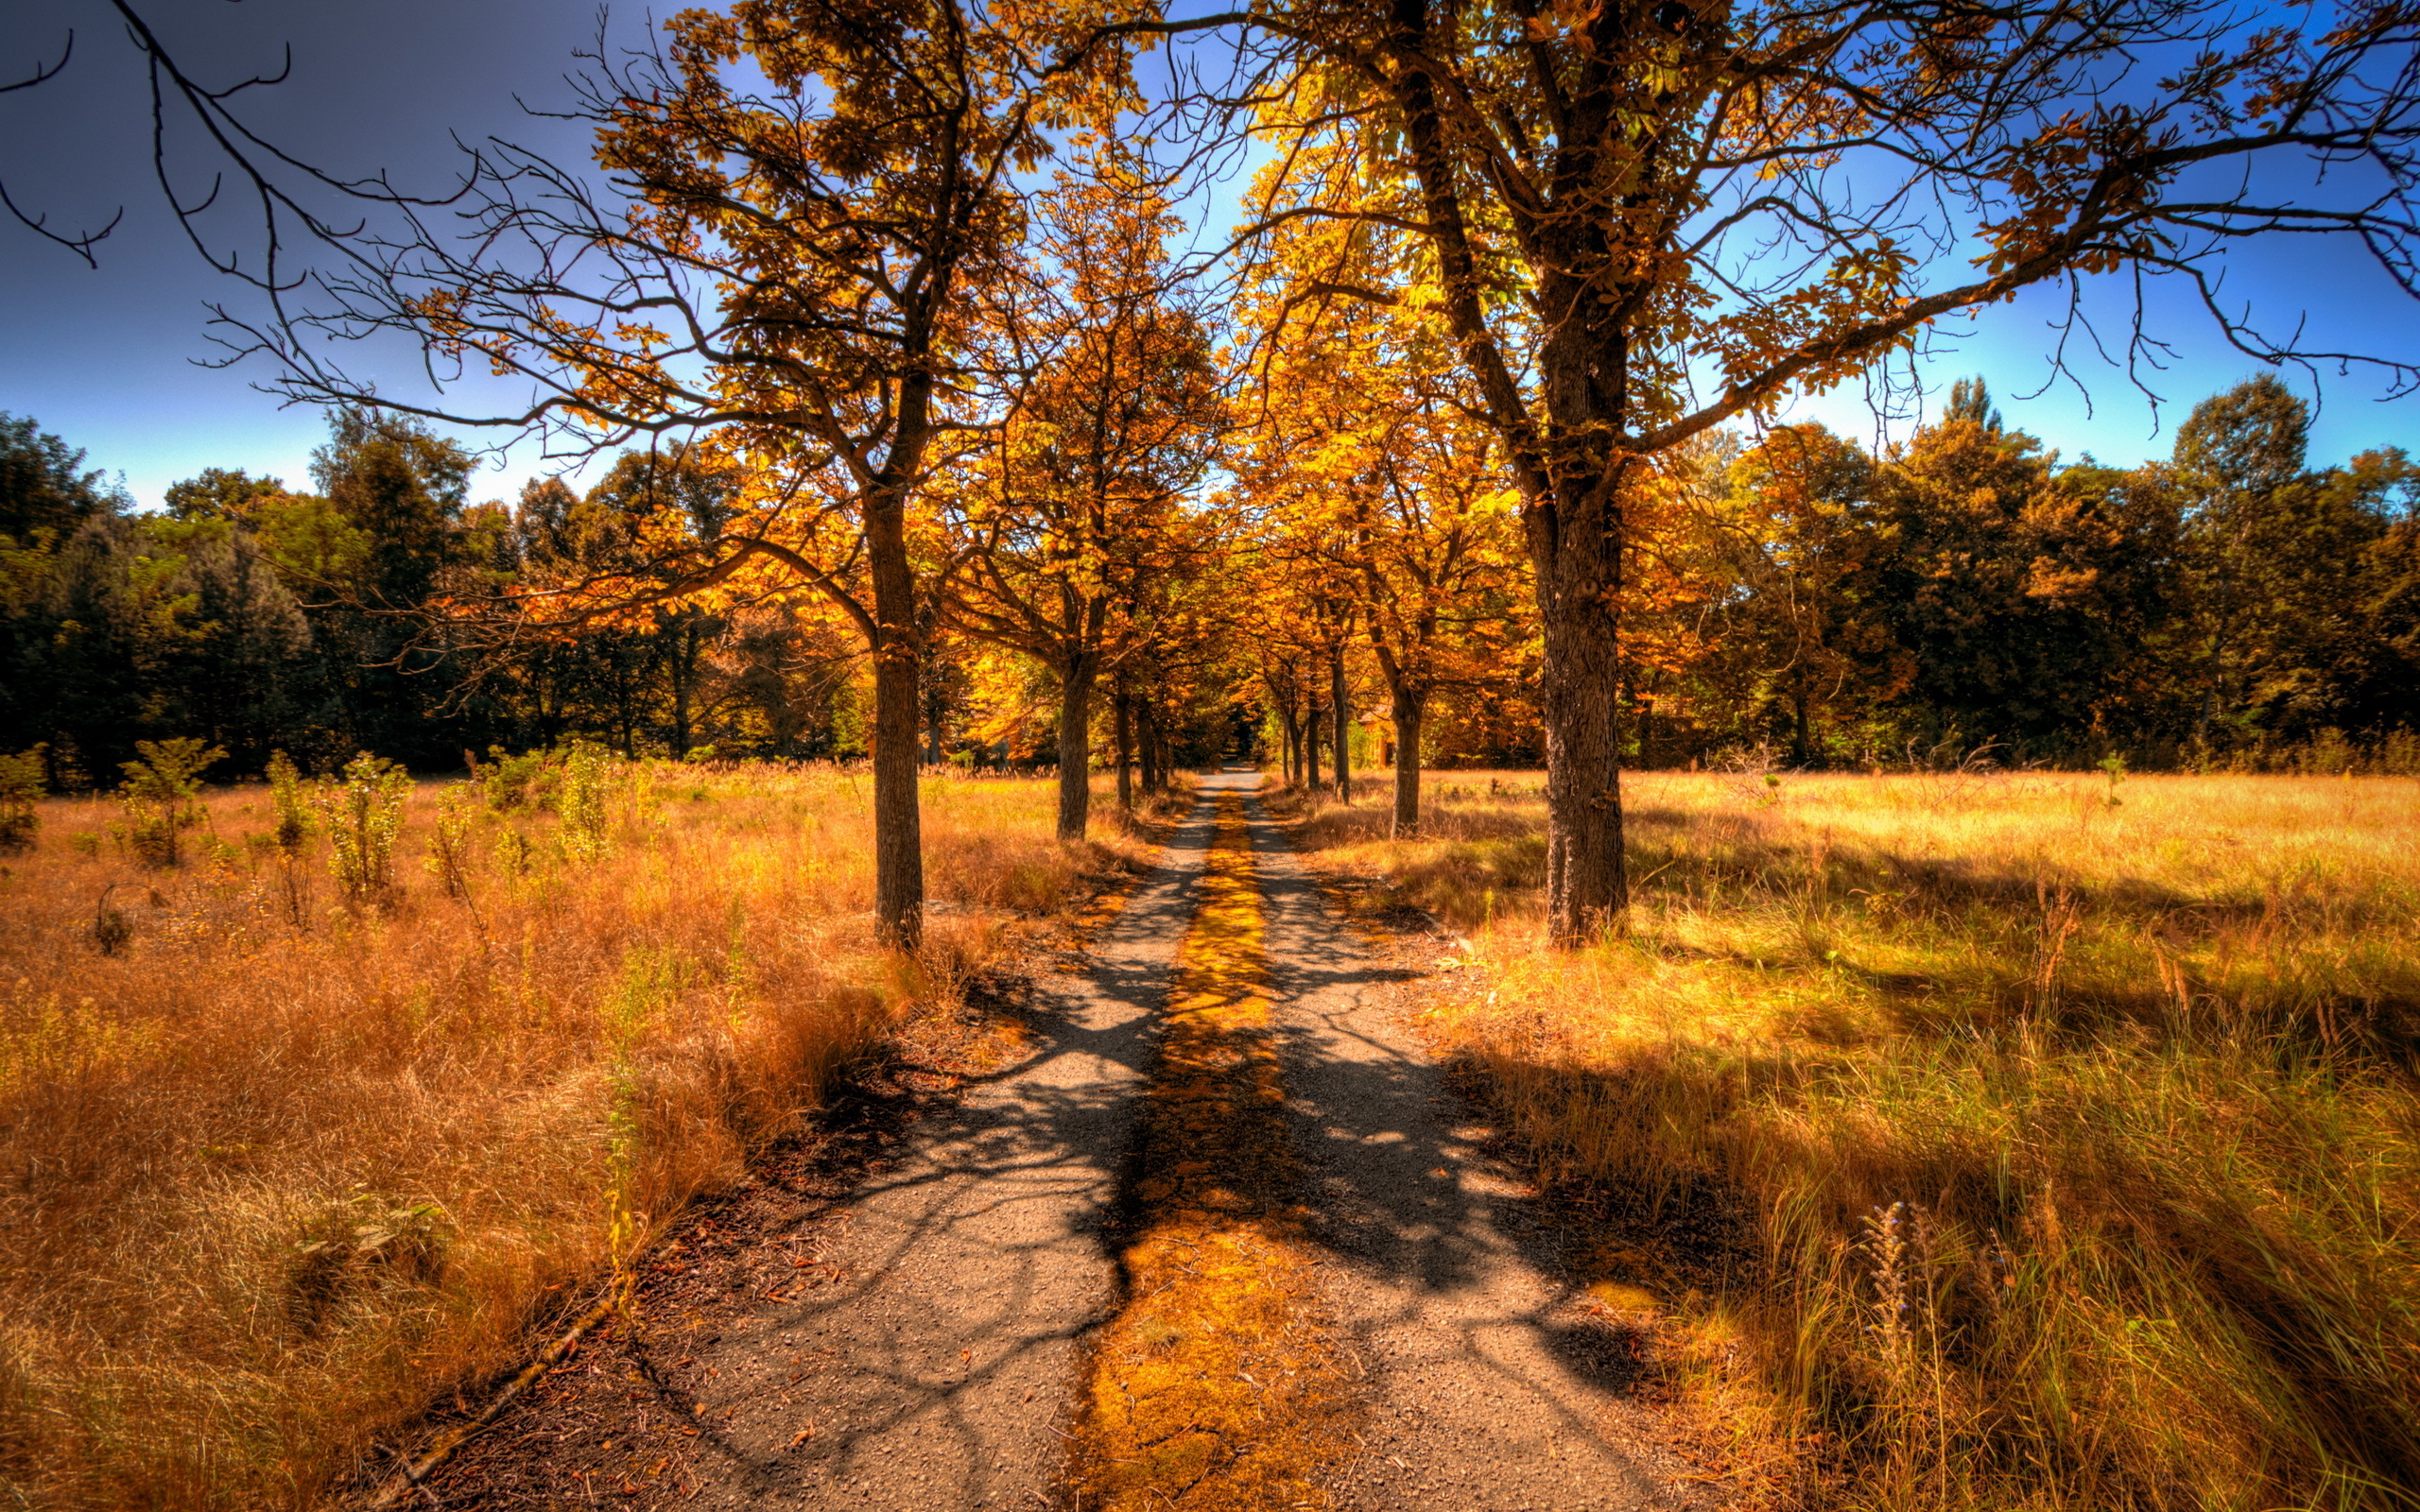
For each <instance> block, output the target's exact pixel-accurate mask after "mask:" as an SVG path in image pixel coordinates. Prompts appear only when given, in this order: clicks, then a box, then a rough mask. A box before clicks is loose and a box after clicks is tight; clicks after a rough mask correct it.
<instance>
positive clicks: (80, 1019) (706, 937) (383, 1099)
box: [0, 743, 1139, 1508]
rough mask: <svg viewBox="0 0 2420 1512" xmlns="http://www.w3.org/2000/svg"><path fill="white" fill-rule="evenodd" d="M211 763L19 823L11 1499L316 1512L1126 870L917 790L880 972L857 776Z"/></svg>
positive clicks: (46, 809)
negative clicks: (474, 777)
mask: <svg viewBox="0 0 2420 1512" xmlns="http://www.w3.org/2000/svg"><path fill="white" fill-rule="evenodd" d="M170 744H172V745H173V744H174V743H170ZM194 744H195V745H197V746H198V745H199V743H194ZM206 754H207V753H206V752H200V751H199V750H193V751H184V750H182V749H177V750H166V751H164V752H154V753H152V756H153V758H154V762H155V765H154V766H153V768H152V769H151V772H150V775H149V776H148V777H147V778H146V779H145V780H142V781H138V782H130V788H129V791H130V794H132V795H133V796H132V797H131V798H130V799H129V800H128V801H126V802H120V801H117V800H114V799H90V800H69V799H32V798H30V797H28V798H26V799H23V801H17V802H16V806H15V808H13V809H11V810H10V811H9V812H11V813H20V812H21V813H22V816H23V822H22V823H17V824H16V826H15V828H14V829H12V831H11V832H10V833H11V834H12V835H13V836H15V838H16V841H17V843H18V844H19V848H18V849H16V850H14V851H12V852H11V853H9V854H7V855H5V856H0V1487H5V1489H6V1492H7V1497H8V1499H9V1500H10V1501H11V1502H12V1503H17V1504H32V1505H40V1506H45V1507H53V1508H67V1507H92V1508H105V1507H106V1508H118V1507H128V1506H148V1507H159V1508H182V1507H231V1508H232V1507H244V1508H260V1507H281V1506H285V1507H300V1506H305V1505H310V1504H314V1503H317V1502H318V1501H319V1500H320V1497H321V1496H322V1494H323V1493H324V1492H325V1491H326V1490H327V1488H328V1487H329V1486H331V1485H332V1484H334V1483H335V1482H336V1481H337V1479H338V1478H340V1477H342V1476H343V1475H345V1474H346V1473H347V1472H348V1471H349V1470H350V1469H352V1468H353V1467H354V1466H356V1465H358V1464H361V1463H363V1458H364V1456H372V1457H373V1458H374V1457H375V1455H376V1453H377V1452H378V1449H379V1448H380V1447H381V1446H387V1447H391V1446H393V1445H395V1444H396V1442H397V1440H396V1438H395V1437H394V1436H393V1435H394V1434H395V1431H396V1430H397V1429H398V1428H399V1427H401V1426H402V1425H403V1424H404V1423H405V1422H406V1420H407V1419H408V1418H409V1417H411V1415H413V1414H414V1413H415V1412H417V1411H418V1410H419V1409H421V1408H422V1407H423V1406H424V1405H426V1404H428V1403H429V1402H431V1401H432V1400H436V1399H437V1398H438V1397H440V1396H441V1395H442V1394H444V1393H447V1392H449V1391H452V1390H456V1389H461V1388H465V1387H470V1388H475V1386H476V1385H477V1384H478V1383H480V1382H481V1381H482V1380H483V1379H484V1378H485V1377H486V1376H488V1374H489V1373H490V1372H493V1371H494V1370H495V1369H497V1368H499V1367H500V1366H505V1365H507V1364H509V1363H511V1362H513V1361H514V1360H515V1359H516V1358H517V1357H518V1355H519V1354H520V1353H521V1352H522V1351H523V1350H524V1349H525V1348H526V1345H525V1340H526V1338H527V1330H528V1328H529V1327H530V1326H531V1325H532V1324H533V1323H535V1322H539V1321H543V1320H544V1319H545V1318H547V1317H549V1316H554V1315H561V1314H564V1313H567V1312H569V1311H571V1310H573V1309H574V1308H575V1307H576V1306H578V1305H581V1304H584V1303H586V1302H587V1301H588V1300H590V1299H591V1298H593V1297H596V1296H597V1295H598V1294H599V1292H600V1291H602V1290H604V1289H605V1288H607V1287H608V1286H610V1285H611V1283H612V1281H613V1279H614V1276H615V1274H616V1272H617V1271H618V1270H619V1269H620V1268H621V1267H624V1266H626V1265H628V1264H629V1263H631V1259H632V1257H633V1255H634V1254H635V1253H636V1252H637V1251H638V1250H639V1249H640V1247H641V1246H644V1245H645V1244H646V1243H647V1241H648V1237H649V1236H650V1234H651V1233H653V1232H654V1231H656V1229H658V1227H659V1226H660V1225H661V1224H663V1223H664V1222H665V1221H666V1220H667V1219H669V1218H670V1217H671V1216H672V1215H673V1214H675V1213H676V1212H677V1211H678V1210H679V1209H680V1207H681V1206H682V1204H683V1202H684V1201H685V1200H686V1199H687V1198H688V1197H689V1196H690V1195H691V1194H695V1193H697V1192H700V1190H703V1189H706V1188H709V1187H712V1186H714V1185H717V1184H719V1183H722V1182H725V1181H728V1180H730V1179H731V1178H733V1177H735V1175H737V1174H738V1172H739V1171H740V1168H741V1162H742V1160H743V1158H744V1156H745V1155H746V1153H747V1152H748V1151H749V1149H750V1148H751V1147H752V1145H755V1144H757V1143H760V1142H763V1141H765V1140H767V1139H769V1138H772V1137H775V1136H778V1135H781V1134H784V1133H786V1132H790V1131H794V1130H796V1129H797V1128H799V1127H800V1124H801V1120H802V1119H803V1118H812V1116H813V1115H814V1113H815V1111H816V1109H817V1108H818V1106H819V1104H820V1102H821V1098H822V1096H823V1093H824V1091H825V1090H826V1089H827V1087H828V1086H829V1085H830V1083H831V1080H832V1078H833V1077H834V1075H835V1074H837V1073H838V1072H839V1071H841V1070H842V1069H843V1068H845V1066H846V1065H847V1064H848V1063H849V1062H850V1061H852V1060H853V1059H856V1058H857V1057H866V1056H869V1055H872V1054H875V1053H878V1051H879V1048H880V1045H881V1042H882V1040H884V1038H885V1036H886V1035H887V1034H889V1033H890V1032H891V1031H892V1030H894V1029H897V1028H899V1027H901V1026H902V1025H903V1024H904V1023H905V1022H907V1021H908V1020H909V1019H910V1018H911V1017H913V1016H914V1015H915V1014H917V1013H918V1012H919V1010H922V1009H927V1008H934V1007H943V1006H949V1005H953V1004H954V1003H955V1001H956V999H957V995H958V993H959V989H960V988H961V986H962V985H963V984H964V983H965V982H966V981H967V979H968V978H969V976H970V975H971V974H973V973H976V972H978V971H983V970H985V969H987V968H995V967H999V966H1002V965H1004V964H1006V960H1005V958H1006V956H1007V955H1008V954H1009V953H1011V952H1012V951H1013V950H1014V949H1015V947H1016V946H1017V944H1018V942H1019V941H1020V940H1023V939H1027V938H1029V937H1030V936H1032V935H1033V934H1034V933H1035V931H1036V930H1037V929H1039V928H1040V927H1041V921H1042V920H1043V919H1045V918H1046V916H1050V915H1053V914H1055V913H1057V912H1059V911H1061V910H1062V909H1063V907H1071V906H1072V905H1074V904H1076V903H1079V902H1082V901H1083V899H1084V898H1085V897H1086V896H1088V895H1089V894H1090V893H1091V892H1092V891H1093V890H1094V884H1095V883H1096V882H1098V880H1099V877H1100V876H1101V875H1102V874H1107V873H1111V872H1115V870H1117V869H1119V868H1120V865H1121V863H1120V856H1121V855H1122V854H1123V853H1125V852H1127V851H1138V850H1139V846H1138V845H1137V844H1136V843H1135V842H1132V841H1128V840H1126V839H1124V838H1122V837H1121V836H1120V835H1119V834H1118V833H1116V832H1115V829H1114V828H1113V830H1112V833H1111V834H1110V835H1109V837H1108V838H1106V839H1105V840H1102V841H1097V842H1094V843H1092V844H1089V845H1086V846H1079V847H1063V846H1062V845H1060V844H1059V843H1058V842H1056V841H1055V840H1054V839H1053V838H1052V830H1053V824H1054V814H1055V809H1054V803H1055V799H1054V797H1053V794H1054V791H1055V789H1054V785H1053V784H1052V783H1050V782H1047V781H1033V780H987V779H967V778H956V777H952V778H933V779H928V780H927V781H926V782H925V795H924V798H925V814H926V821H925V848H926V855H927V866H928V868H929V870H928V875H929V876H930V877H931V878H932V881H933V896H934V900H935V905H934V908H933V911H932V917H931V920H930V924H929V928H928V930H927V934H926V938H925V942H924V944H923V945H922V947H921V948H920V949H919V950H918V951H917V952H915V953H913V954H899V953H895V952H890V953H887V952H881V951H877V950H876V949H875V946H874V941H873V918H872V914H871V912H870V906H871V902H872V896H873V893H872V888H873V860H872V821H871V818H870V816H869V814H868V806H867V803H866V797H865V795H866V785H867V784H866V780H865V778H864V777H863V776H862V775H861V774H859V773H856V772H854V771H851V770H847V769H840V768H833V767H824V766H794V767H779V766H766V767H747V768H736V769H733V768H722V769H715V768H707V767H700V766H695V765H676V764H670V763H660V762H659V763H638V764H627V763H621V762H616V761H611V760H608V759H606V758H604V757H602V756H601V755H598V754H596V753H595V752H593V751H579V752H575V753H572V754H571V755H570V756H569V757H568V758H567V759H565V758H555V759H547V758H518V759H514V760H511V761H504V762H498V763H494V764H490V765H486V766H485V767H483V768H482V771H481V774H480V780H479V781H477V782H467V783H466V782H447V783H426V782H423V783H418V784H415V783H413V782H410V781H409V780H407V779H406V778H405V777H404V776H403V775H402V774H401V773H400V772H398V771H396V770H394V769H392V768H390V767H389V766H387V765H384V764H382V763H379V762H377V761H375V760H374V759H364V760H362V761H359V762H355V763H354V765H352V766H349V767H348V768H347V769H346V771H345V774H344V775H343V776H342V777H340V778H337V779H335V780H332V781H328V782H307V781H302V780H301V779H299V778H298V777H297V775H296V774H295V773H294V771H293V769H292V767H291V766H290V765H285V764H273V765H272V782H271V784H270V785H263V786H245V787H240V788H233V789H221V790H216V791H204V790H201V789H199V785H198V784H197V783H196V782H194V781H193V779H192V775H191V771H192V765H191V764H192V761H193V760H195V759H198V758H199V757H200V756H202V755H206ZM180 761H182V762H183V763H184V765H178V763H179V762H180ZM12 801H15V800H12ZM171 849H173V851H174V854H175V864H174V865H168V864H165V862H164V857H165V856H166V855H167V854H168V852H169V851H170V850H171Z"/></svg>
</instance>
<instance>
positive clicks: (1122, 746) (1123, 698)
mask: <svg viewBox="0 0 2420 1512" xmlns="http://www.w3.org/2000/svg"><path fill="white" fill-rule="evenodd" d="M1110 702H1111V705H1112V707H1113V708H1114V709H1115V713H1116V715H1117V806H1118V807H1119V808H1121V809H1124V810H1125V811H1126V812H1127V813H1129V814H1132V813H1133V812H1134V779H1133V772H1132V768H1133V765H1134V696H1133V695H1132V694H1131V693H1128V692H1127V691H1126V685H1125V684H1124V683H1120V684H1118V687H1117V692H1116V693H1115V694H1114V695H1112V696H1111V698H1110Z"/></svg>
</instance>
